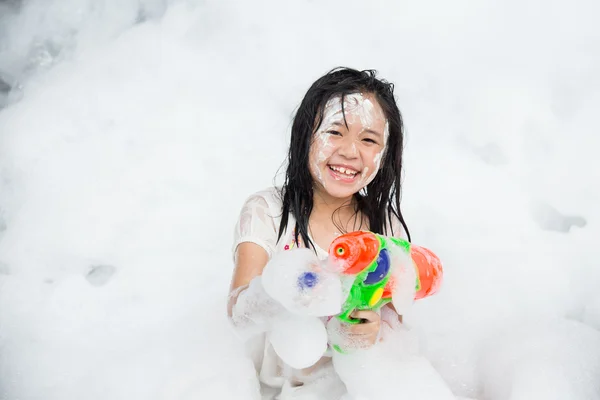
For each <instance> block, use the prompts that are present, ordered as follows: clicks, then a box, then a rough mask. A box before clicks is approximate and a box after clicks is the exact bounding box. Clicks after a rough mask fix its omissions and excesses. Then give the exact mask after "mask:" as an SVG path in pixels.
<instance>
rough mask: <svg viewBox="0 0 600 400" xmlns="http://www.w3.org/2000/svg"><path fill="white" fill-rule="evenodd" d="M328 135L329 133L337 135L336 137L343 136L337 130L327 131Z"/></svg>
mask: <svg viewBox="0 0 600 400" xmlns="http://www.w3.org/2000/svg"><path fill="white" fill-rule="evenodd" d="M327 133H329V134H330V135H335V136H341V135H342V134H341V133H340V132H338V131H335V130H331V131H327Z"/></svg>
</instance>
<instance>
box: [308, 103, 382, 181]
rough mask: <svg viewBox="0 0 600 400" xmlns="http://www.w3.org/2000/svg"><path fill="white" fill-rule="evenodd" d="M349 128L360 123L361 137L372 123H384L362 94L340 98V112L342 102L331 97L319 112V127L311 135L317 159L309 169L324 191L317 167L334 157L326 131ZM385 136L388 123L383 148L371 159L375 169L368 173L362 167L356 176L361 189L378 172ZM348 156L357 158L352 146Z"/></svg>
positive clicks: (354, 146)
mask: <svg viewBox="0 0 600 400" xmlns="http://www.w3.org/2000/svg"><path fill="white" fill-rule="evenodd" d="M344 116H345V119H346V120H345V122H347V123H348V125H353V124H355V123H358V122H359V121H360V124H361V126H362V129H361V132H360V133H361V134H362V133H363V132H364V131H365V130H367V129H371V128H372V126H373V121H374V120H375V119H376V118H383V119H385V115H383V113H381V112H378V110H377V109H376V108H375V105H374V104H373V102H372V101H371V99H369V98H368V97H365V96H364V95H363V94H362V93H353V94H350V95H347V96H345V97H344V107H343V110H342V102H341V96H334V97H332V98H331V99H329V101H328V102H327V104H325V108H324V110H323V121H322V122H321V126H320V127H319V129H318V130H317V132H316V133H315V143H314V145H315V146H318V148H317V157H316V159H315V161H314V164H313V165H311V167H312V169H313V171H314V173H315V175H316V179H317V181H319V183H321V185H323V187H326V183H325V180H324V179H323V176H322V174H321V170H320V169H319V165H320V164H321V163H322V162H323V161H325V160H327V159H328V158H329V157H331V155H332V154H333V153H334V150H335V149H334V148H333V145H332V144H331V142H330V140H329V138H330V136H329V134H328V131H329V130H330V129H331V128H332V127H333V126H334V124H336V123H339V124H345V122H344ZM388 136H389V123H388V122H387V120H386V123H385V129H384V133H383V147H382V148H381V150H380V151H379V152H378V153H377V154H376V155H375V158H374V162H375V168H374V170H373V171H369V167H365V168H364V169H363V171H362V172H361V176H360V185H361V188H363V187H365V186H367V185H368V184H369V183H370V182H371V181H372V180H373V179H375V176H376V175H377V172H378V171H379V167H380V166H381V159H382V158H383V154H384V153H385V150H386V147H387V139H388ZM351 149H352V154H357V153H358V149H357V147H356V143H353V144H352V147H351Z"/></svg>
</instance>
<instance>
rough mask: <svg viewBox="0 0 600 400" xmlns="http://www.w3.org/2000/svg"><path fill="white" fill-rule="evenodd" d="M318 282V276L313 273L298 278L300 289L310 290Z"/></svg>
mask: <svg viewBox="0 0 600 400" xmlns="http://www.w3.org/2000/svg"><path fill="white" fill-rule="evenodd" d="M318 282H319V275H317V274H316V273H315V272H305V273H303V274H302V275H300V276H299V277H298V287H300V289H303V290H304V289H312V288H313V287H315V285H316V284H317V283H318Z"/></svg>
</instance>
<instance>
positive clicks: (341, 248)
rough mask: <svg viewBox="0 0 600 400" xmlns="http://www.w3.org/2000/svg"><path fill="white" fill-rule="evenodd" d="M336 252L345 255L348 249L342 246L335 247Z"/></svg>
mask: <svg viewBox="0 0 600 400" xmlns="http://www.w3.org/2000/svg"><path fill="white" fill-rule="evenodd" d="M335 252H336V253H337V255H338V256H343V255H344V253H345V252H346V250H345V249H344V248H343V247H342V246H340V247H338V248H337V249H335Z"/></svg>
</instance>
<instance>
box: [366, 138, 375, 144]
mask: <svg viewBox="0 0 600 400" xmlns="http://www.w3.org/2000/svg"><path fill="white" fill-rule="evenodd" d="M363 142H366V143H369V144H377V142H376V141H375V140H373V139H369V138H365V139H363Z"/></svg>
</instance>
